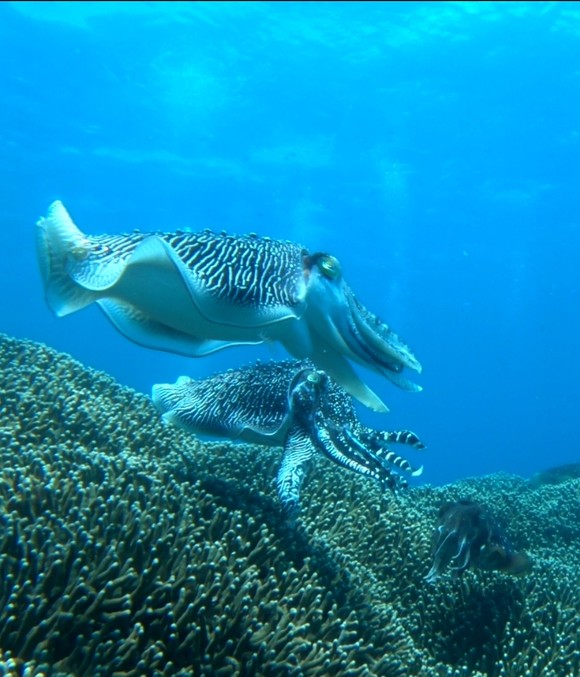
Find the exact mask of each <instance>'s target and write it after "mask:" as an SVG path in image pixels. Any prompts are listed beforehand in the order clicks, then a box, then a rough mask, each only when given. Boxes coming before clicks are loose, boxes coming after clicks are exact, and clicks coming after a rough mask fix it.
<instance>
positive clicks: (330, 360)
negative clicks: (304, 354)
mask: <svg viewBox="0 0 580 677" xmlns="http://www.w3.org/2000/svg"><path fill="white" fill-rule="evenodd" d="M311 359H312V361H313V362H314V363H315V364H316V365H317V366H318V367H319V368H320V369H323V370H324V371H326V372H327V373H328V374H329V375H330V376H331V377H332V378H333V379H334V380H335V381H336V382H337V383H339V384H340V385H341V386H342V387H343V388H344V389H345V390H346V392H347V393H348V394H349V395H352V397H354V398H355V399H357V400H358V401H359V402H362V404H364V405H365V406H367V407H369V408H370V409H374V410H375V411H378V412H381V413H385V412H387V411H389V408H388V407H387V405H386V404H385V403H384V402H383V401H382V400H381V398H380V397H379V396H378V395H377V394H376V393H375V392H373V391H372V390H371V389H370V388H369V387H368V386H367V385H366V384H365V383H363V381H362V380H361V379H360V377H359V376H358V375H357V373H356V372H355V370H354V369H353V367H352V366H351V364H350V362H348V360H347V359H346V358H345V357H344V356H343V355H341V353H339V352H338V351H337V350H335V349H334V348H332V347H331V346H330V345H328V344H327V345H324V346H323V347H321V348H320V347H317V346H316V344H315V345H314V354H313V355H312V358H311Z"/></svg>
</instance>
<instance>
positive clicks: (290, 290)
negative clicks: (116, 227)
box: [37, 201, 421, 411]
mask: <svg viewBox="0 0 580 677" xmlns="http://www.w3.org/2000/svg"><path fill="white" fill-rule="evenodd" d="M37 249H38V259H39V265H40V271H41V274H42V279H43V282H44V288H45V295H46V300H47V302H48V305H49V306H50V308H51V309H52V310H53V311H54V312H55V313H56V315H58V316H59V317H60V316H63V315H68V314H69V313H73V312H75V311H77V310H80V309H81V308H84V307H85V306H87V305H89V304H91V303H97V304H98V305H99V306H100V307H101V308H102V309H103V311H104V312H105V314H106V315H107V317H108V318H109V320H110V321H111V322H112V323H113V325H114V326H115V327H116V328H117V329H118V330H119V331H120V332H121V333H122V334H124V335H125V336H126V337H127V338H129V339H130V340H132V341H134V342H135V343H138V344H140V345H142V346H146V347H148V348H154V349H157V350H165V351H169V352H173V353H178V354H181V355H187V356H191V357H201V356H204V355H209V354H211V353H214V352H216V351H218V350H221V349H223V348H226V347H228V346H235V345H244V344H246V345H247V344H259V343H263V342H264V341H279V342H280V343H282V345H284V347H285V348H286V349H287V350H288V352H290V353H291V354H292V355H293V356H294V357H297V358H299V359H304V358H310V359H311V360H312V361H313V362H314V364H315V365H316V366H317V367H318V368H319V369H322V370H324V371H325V372H327V373H328V374H329V375H331V376H332V377H333V378H334V379H335V380H336V381H337V382H338V383H339V384H340V385H341V386H343V387H344V388H345V390H346V391H347V392H348V393H349V394H351V395H352V396H353V397H355V398H356V399H358V400H360V401H361V402H363V403H364V404H365V405H367V406H368V407H371V408H372V409H375V410H377V411H387V407H386V406H385V404H384V403H383V402H382V401H381V399H380V398H379V397H378V396H377V395H376V394H375V393H374V392H373V391H372V390H371V389H370V388H369V387H368V386H367V385H366V384H365V383H363V381H362V380H361V379H360V378H359V376H358V375H357V374H356V372H355V370H354V369H353V367H352V365H351V362H350V361H354V362H358V363H359V364H361V365H363V366H365V367H367V368H369V369H372V370H373V371H375V372H378V373H379V374H382V375H384V376H386V377H387V378H388V379H390V380H391V381H392V382H393V383H395V384H396V385H397V386H399V387H401V388H404V389H407V390H413V391H417V390H420V389H421V388H420V386H417V385H415V384H414V383H411V382H409V381H408V380H407V379H406V378H404V377H403V376H402V374H401V372H402V371H403V369H404V368H405V367H408V368H410V369H414V370H415V371H417V372H420V371H421V365H420V364H419V362H418V361H417V360H416V359H415V357H414V356H413V354H412V353H411V351H410V350H409V349H408V348H407V346H406V345H405V344H404V343H403V342H402V341H401V340H400V339H399V338H398V336H397V335H396V334H395V333H394V332H393V331H391V329H390V328H389V327H388V326H387V325H386V324H385V323H384V322H382V321H381V320H379V319H378V318H377V317H376V316H375V315H373V314H372V313H371V312H370V311H368V310H367V309H366V308H365V307H364V306H363V305H362V304H361V303H360V302H359V301H358V299H357V298H356V296H355V295H354V294H353V292H352V291H351V289H350V287H349V286H348V285H347V284H346V282H345V281H344V279H343V277H342V272H341V267H340V264H339V262H338V261H337V259H336V258H334V257H333V256H331V255H329V254H324V253H314V254H310V253H309V252H308V251H307V250H306V249H304V248H303V247H302V246H300V245H298V244H295V243H292V242H286V241H281V240H272V239H270V238H260V237H257V236H255V235H245V236H233V235H226V234H223V233H222V234H216V233H212V232H210V231H202V232H199V233H189V232H181V231H178V232H174V233H161V232H154V233H141V232H138V231H137V232H133V233H131V234H128V235H94V236H88V235H84V234H83V233H82V232H81V231H80V230H79V229H78V228H77V227H76V225H75V224H74V223H73V221H72V219H71V218H70V216H69V214H68V212H67V211H66V209H65V207H64V206H63V204H62V203H61V202H59V201H56V202H53V203H52V205H51V206H50V207H49V210H48V214H47V216H46V217H44V218H41V219H40V220H39V221H38V223H37Z"/></svg>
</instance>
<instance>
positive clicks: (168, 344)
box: [97, 299, 261, 357]
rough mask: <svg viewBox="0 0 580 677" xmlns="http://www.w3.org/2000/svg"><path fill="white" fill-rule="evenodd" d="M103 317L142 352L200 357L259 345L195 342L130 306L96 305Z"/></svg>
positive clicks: (107, 301)
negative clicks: (161, 352)
mask: <svg viewBox="0 0 580 677" xmlns="http://www.w3.org/2000/svg"><path fill="white" fill-rule="evenodd" d="M97 303H98V304H99V306H100V307H101V308H102V309H103V311H104V313H105V314H106V316H107V317H108V318H109V320H110V321H111V322H112V323H113V325H114V326H115V327H116V328H117V330H118V331H120V332H121V334H123V335H124V336H126V337H127V338H128V339H129V340H131V341H133V343H137V344H138V345H140V346H144V347H145V348H153V349H155V350H164V351H167V352H171V353H176V354H178V355H185V356H186V357H203V356H205V355H211V354H212V353H215V352H217V351H219V350H223V349H224V348H229V347H230V346H234V345H255V344H258V343H261V341H255V342H251V341H216V340H210V339H202V338H197V337H195V336H190V335H189V334H185V333H183V332H180V331H178V330H176V329H173V328H172V327H168V326H167V325H165V324H162V323H161V322H157V321H156V320H153V319H152V318H150V317H149V316H147V315H145V314H144V313H142V312H141V311H140V310H138V309H137V308H135V307H134V306H132V305H131V304H129V303H124V302H122V301H118V300H111V299H99V300H98V301H97Z"/></svg>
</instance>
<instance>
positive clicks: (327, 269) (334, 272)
mask: <svg viewBox="0 0 580 677" xmlns="http://www.w3.org/2000/svg"><path fill="white" fill-rule="evenodd" d="M320 270H321V271H322V274H323V275H324V276H325V277H327V278H328V279H329V280H335V279H336V278H337V277H338V276H339V275H340V263H339V262H338V259H335V258H334V256H329V255H325V256H323V257H322V258H321V259H320Z"/></svg>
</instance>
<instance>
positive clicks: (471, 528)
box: [425, 499, 532, 583]
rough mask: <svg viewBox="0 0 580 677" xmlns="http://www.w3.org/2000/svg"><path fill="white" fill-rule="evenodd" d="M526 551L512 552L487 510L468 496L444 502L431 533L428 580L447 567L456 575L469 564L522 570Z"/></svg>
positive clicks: (525, 565) (527, 564)
mask: <svg viewBox="0 0 580 677" xmlns="http://www.w3.org/2000/svg"><path fill="white" fill-rule="evenodd" d="M531 566H532V563H531V560H530V559H529V557H528V556H527V555H525V554H524V553H522V552H516V551H515V550H514V549H513V548H512V546H511V544H510V542H509V540H508V538H507V536H506V535H505V534H504V532H503V530H502V529H501V528H500V526H499V525H498V523H497V521H496V520H495V518H494V517H493V515H492V514H491V512H490V511H489V510H488V509H487V508H485V507H484V506H482V505H480V504H479V503H476V502H475V501H472V500H469V499H461V500H459V501H457V502H455V503H444V504H443V505H442V506H441V508H440V509H439V521H438V525H437V528H436V529H435V531H434V533H433V565H432V567H431V569H430V570H429V573H428V574H427V576H426V577H425V579H426V580H427V581H429V582H430V583H432V582H433V581H435V580H436V579H437V578H439V576H440V575H441V574H442V573H443V571H444V570H445V569H447V568H449V569H450V570H451V571H452V572H453V574H455V575H460V574H462V573H463V572H464V571H465V570H466V569H468V568H469V567H477V568H480V569H493V570H498V571H504V572H506V573H510V574H522V573H526V572H527V571H529V570H530V569H531Z"/></svg>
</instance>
